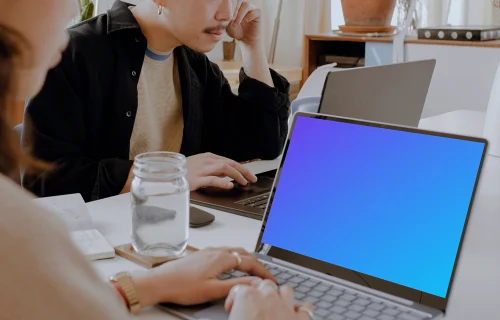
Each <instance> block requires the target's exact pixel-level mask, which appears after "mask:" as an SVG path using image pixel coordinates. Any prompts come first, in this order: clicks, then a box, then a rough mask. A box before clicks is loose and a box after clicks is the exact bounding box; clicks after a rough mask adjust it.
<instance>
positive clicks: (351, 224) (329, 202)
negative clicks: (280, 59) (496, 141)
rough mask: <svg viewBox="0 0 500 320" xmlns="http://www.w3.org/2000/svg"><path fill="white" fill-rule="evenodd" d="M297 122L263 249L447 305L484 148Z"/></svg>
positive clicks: (356, 126) (385, 129)
mask: <svg viewBox="0 0 500 320" xmlns="http://www.w3.org/2000/svg"><path fill="white" fill-rule="evenodd" d="M404 130H405V131H402V129H401V128H396V129H395V128H392V129H391V127H390V126H373V125H366V124H365V125H363V124H360V123H357V122H351V123H350V122H344V121H332V120H324V119H321V118H320V117H307V116H298V117H297V119H296V122H295V125H294V128H293V134H292V136H291V139H290V141H289V145H288V148H287V151H286V156H285V159H284V160H283V163H282V167H281V172H280V175H279V180H278V181H277V185H276V186H275V193H274V197H273V200H272V205H271V207H270V208H269V211H268V215H267V218H266V219H267V222H266V226H265V230H264V233H263V234H262V235H261V237H262V243H264V244H267V245H270V246H273V247H278V248H280V249H283V250H286V251H289V252H292V253H296V254H299V255H301V256H305V257H309V258H312V259H315V260H319V261H322V262H326V263H328V264H333V265H336V266H339V267H341V268H345V269H348V270H353V271H355V272H358V273H360V274H363V275H367V276H370V277H374V278H377V279H381V280H384V281H387V282H390V283H395V284H397V285H400V286H404V287H407V288H411V289H414V290H418V291H420V292H423V293H427V294H429V295H432V296H436V297H440V298H446V297H447V292H448V288H449V285H450V281H451V278H452V274H453V270H454V266H455V261H456V258H457V253H458V251H459V247H460V244H461V239H462V234H463V231H464V227H465V224H466V221H467V217H468V212H469V206H470V204H471V199H472V196H473V192H474V189H475V185H476V179H477V178H478V173H479V171H480V167H481V163H482V157H483V152H484V151H485V150H484V149H485V146H486V141H481V140H479V139H478V140H477V141H469V140H463V139H458V138H452V137H445V136H439V135H436V134H423V133H422V132H420V131H418V130H415V131H411V129H408V130H407V129H404Z"/></svg>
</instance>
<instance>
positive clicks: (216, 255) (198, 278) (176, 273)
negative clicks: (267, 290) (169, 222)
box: [133, 248, 276, 307]
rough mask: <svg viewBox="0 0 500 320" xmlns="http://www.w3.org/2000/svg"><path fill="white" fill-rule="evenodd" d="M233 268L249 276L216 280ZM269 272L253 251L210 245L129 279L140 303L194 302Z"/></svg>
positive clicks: (268, 276)
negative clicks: (131, 279) (208, 247)
mask: <svg viewBox="0 0 500 320" xmlns="http://www.w3.org/2000/svg"><path fill="white" fill-rule="evenodd" d="M233 269H236V270H239V271H242V272H246V273H248V274H250V275H252V276H248V277H242V278H236V279H228V280H219V279H218V278H219V277H220V276H221V275H222V274H223V273H225V272H228V271H231V270H233ZM260 278H262V279H271V280H273V281H275V282H276V279H275V278H274V277H273V275H272V274H271V273H270V272H269V271H268V270H267V269H266V268H265V267H264V265H263V264H262V263H260V262H259V261H258V260H257V259H256V258H255V257H254V256H253V255H250V254H249V253H248V252H247V251H245V250H243V249H234V248H218V249H215V248H210V249H205V250H201V251H199V252H196V253H193V254H191V255H188V256H187V257H185V258H181V259H179V260H176V261H172V262H168V263H166V264H164V265H162V266H161V267H158V268H155V269H153V270H151V271H149V272H147V273H145V274H142V275H136V276H134V277H133V281H134V284H135V287H136V290H137V294H138V296H139V300H140V303H141V305H142V306H143V307H147V306H152V305H155V304H158V303H162V302H169V303H175V304H179V305H196V304H201V303H205V302H209V301H213V300H217V299H221V298H225V297H227V295H228V294H229V292H230V290H231V288H233V287H234V286H235V285H237V284H251V283H252V281H254V280H255V279H260Z"/></svg>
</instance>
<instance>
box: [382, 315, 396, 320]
mask: <svg viewBox="0 0 500 320" xmlns="http://www.w3.org/2000/svg"><path fill="white" fill-rule="evenodd" d="M394 319H396V318H394V317H393V316H390V315H388V314H381V315H380V316H378V318H377V320H394Z"/></svg>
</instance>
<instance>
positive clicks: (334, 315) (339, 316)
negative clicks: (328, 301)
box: [327, 314, 345, 320]
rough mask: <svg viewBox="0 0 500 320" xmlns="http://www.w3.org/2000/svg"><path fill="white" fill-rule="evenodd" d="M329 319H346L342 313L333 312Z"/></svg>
mask: <svg viewBox="0 0 500 320" xmlns="http://www.w3.org/2000/svg"><path fill="white" fill-rule="evenodd" d="M327 319H328V320H345V317H344V316H341V315H340V314H332V315H330V316H329V317H328V318H327Z"/></svg>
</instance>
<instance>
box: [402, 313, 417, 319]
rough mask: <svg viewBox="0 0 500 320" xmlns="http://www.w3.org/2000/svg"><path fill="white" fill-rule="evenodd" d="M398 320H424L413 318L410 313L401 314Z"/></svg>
mask: <svg viewBox="0 0 500 320" xmlns="http://www.w3.org/2000/svg"><path fill="white" fill-rule="evenodd" d="M397 319H398V320H399V319H401V320H421V319H422V318H417V317H416V316H413V315H411V314H409V313H401V314H399V315H398V317H397Z"/></svg>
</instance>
